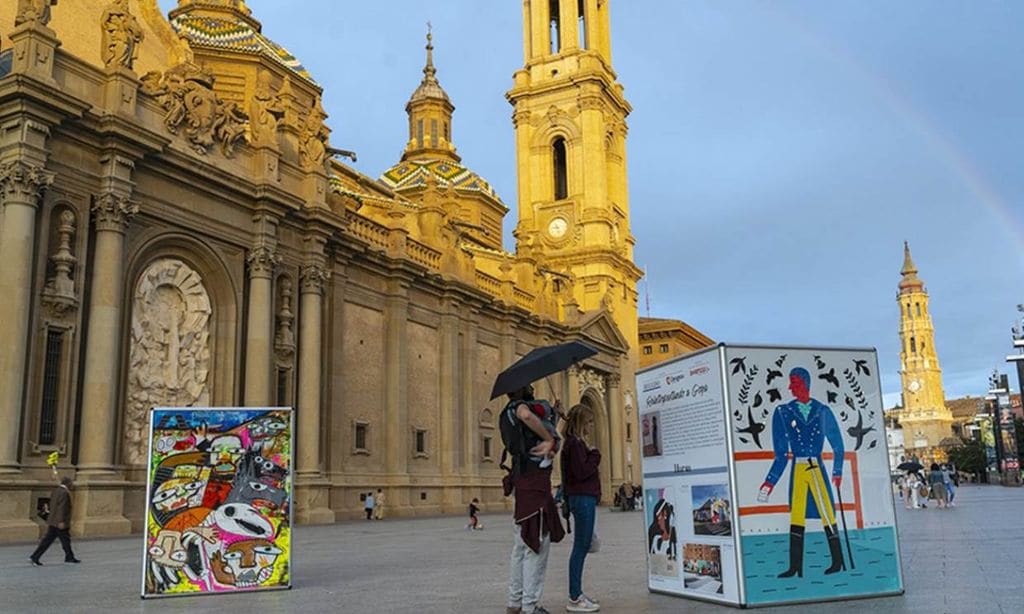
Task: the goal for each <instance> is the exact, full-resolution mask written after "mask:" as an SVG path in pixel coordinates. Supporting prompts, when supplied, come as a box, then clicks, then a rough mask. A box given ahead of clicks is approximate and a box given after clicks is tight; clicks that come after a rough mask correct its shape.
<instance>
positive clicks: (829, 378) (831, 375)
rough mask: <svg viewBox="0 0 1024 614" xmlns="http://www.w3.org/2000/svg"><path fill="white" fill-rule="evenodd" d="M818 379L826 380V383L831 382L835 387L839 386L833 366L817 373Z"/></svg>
mask: <svg viewBox="0 0 1024 614" xmlns="http://www.w3.org/2000/svg"><path fill="white" fill-rule="evenodd" d="M818 379H823V380H825V381H826V382H828V383H830V384H832V385H833V386H835V387H836V388H838V387H839V378H838V377H836V370H835V369H834V368H833V369H829V370H828V373H820V374H819V375H818Z"/></svg>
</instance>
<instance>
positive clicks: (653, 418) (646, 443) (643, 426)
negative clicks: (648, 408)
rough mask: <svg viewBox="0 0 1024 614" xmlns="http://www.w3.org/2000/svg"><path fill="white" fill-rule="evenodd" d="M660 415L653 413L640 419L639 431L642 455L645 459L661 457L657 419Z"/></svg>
mask: <svg viewBox="0 0 1024 614" xmlns="http://www.w3.org/2000/svg"><path fill="white" fill-rule="evenodd" d="M660 417H661V415H660V414H659V413H658V412H656V411H654V412H651V413H649V414H647V415H645V416H644V417H643V418H641V419H640V431H641V433H642V434H643V455H644V456H645V457H650V456H661V437H660V435H661V431H660V428H659V424H658V418H660Z"/></svg>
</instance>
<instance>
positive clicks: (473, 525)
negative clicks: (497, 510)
mask: <svg viewBox="0 0 1024 614" xmlns="http://www.w3.org/2000/svg"><path fill="white" fill-rule="evenodd" d="M479 513H480V499H477V498H476V497H473V500H472V501H470V502H469V524H467V525H466V529H467V530H471V531H479V530H481V529H483V528H484V525H482V524H480V519H479V518H478V517H477V514H479Z"/></svg>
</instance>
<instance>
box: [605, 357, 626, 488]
mask: <svg viewBox="0 0 1024 614" xmlns="http://www.w3.org/2000/svg"><path fill="white" fill-rule="evenodd" d="M621 383H622V377H621V376H620V375H619V374H618V373H609V374H608V420H609V422H610V423H611V424H610V425H609V426H610V428H609V429H608V430H609V437H610V438H611V449H610V450H609V452H610V454H609V456H610V457H611V458H610V461H611V470H612V472H611V478H612V484H613V485H614V484H618V483H620V482H621V481H622V457H623V456H624V455H625V448H626V438H625V436H624V435H623V433H622V431H623V423H624V422H625V416H624V413H623V411H622V390H621V389H620V386H621Z"/></svg>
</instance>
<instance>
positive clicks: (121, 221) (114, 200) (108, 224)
mask: <svg viewBox="0 0 1024 614" xmlns="http://www.w3.org/2000/svg"><path fill="white" fill-rule="evenodd" d="M138 212H139V204H138V203H137V202H135V201H133V200H131V199H129V198H128V197H127V196H122V195H119V194H114V193H113V192H107V193H106V194H101V195H100V196H97V197H96V198H95V199H94V200H93V202H92V214H93V217H94V219H95V220H96V229H97V230H112V231H115V232H124V229H125V228H127V227H128V222H129V221H130V220H131V218H132V216H134V215H135V214H136V213H138Z"/></svg>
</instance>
